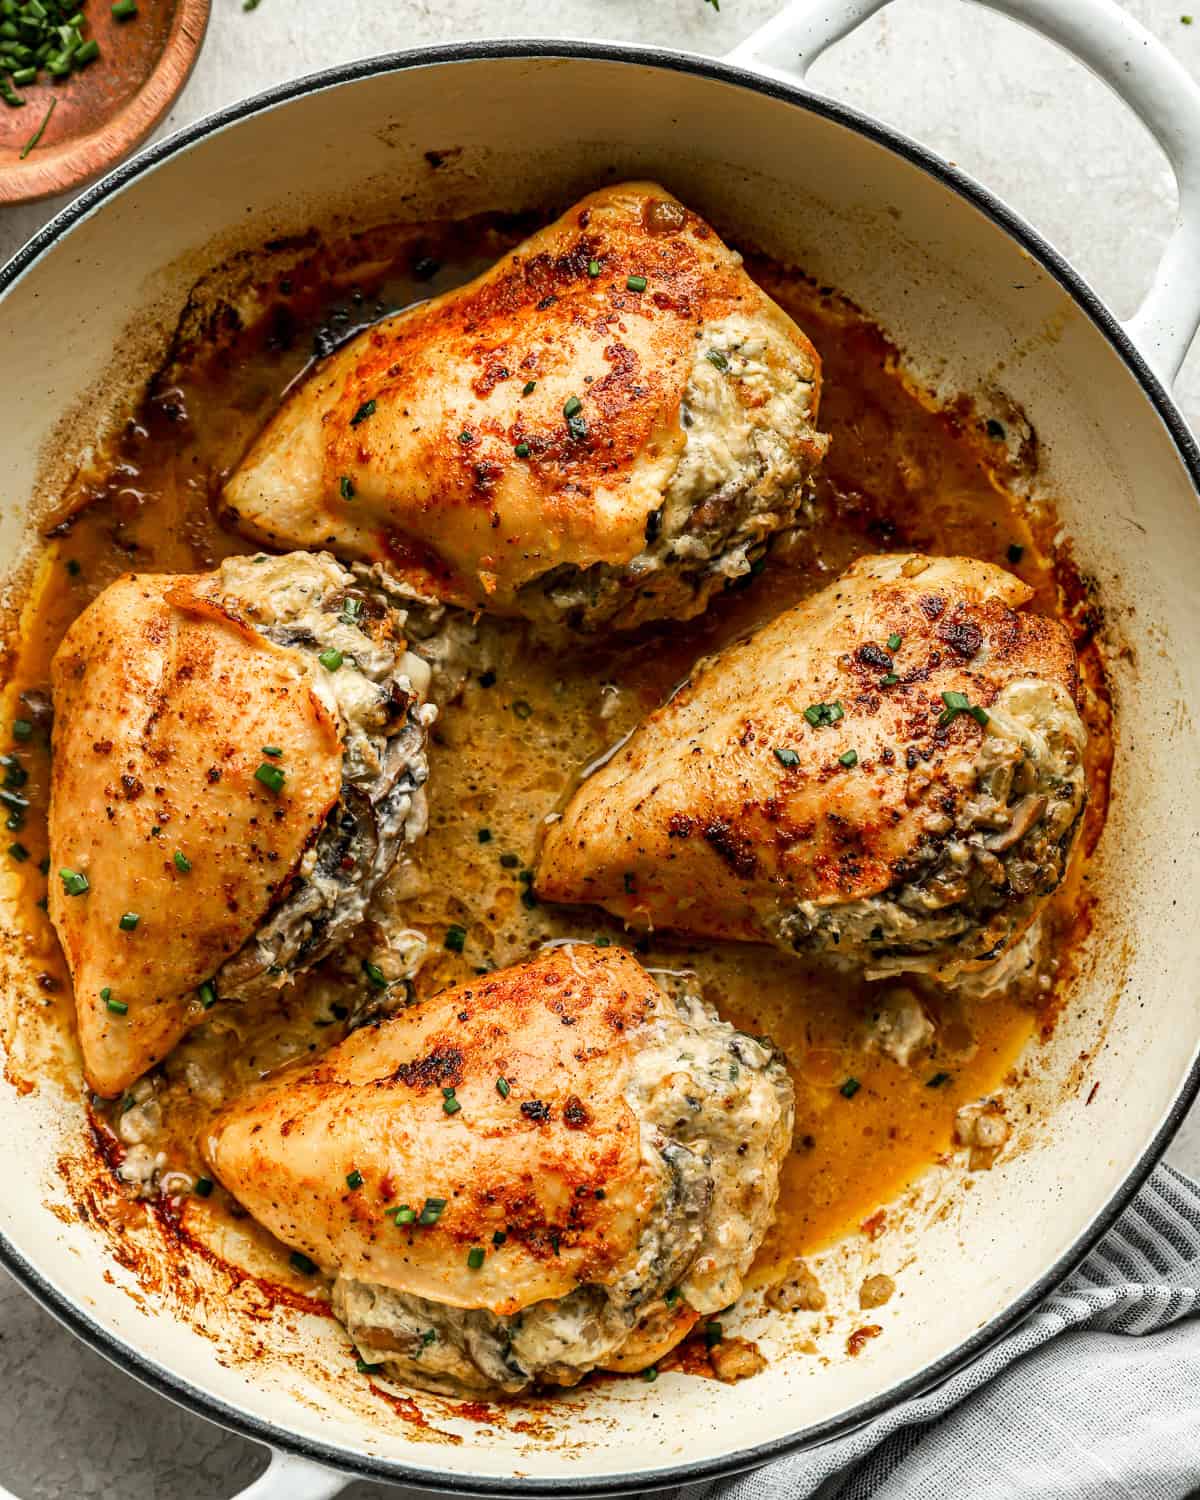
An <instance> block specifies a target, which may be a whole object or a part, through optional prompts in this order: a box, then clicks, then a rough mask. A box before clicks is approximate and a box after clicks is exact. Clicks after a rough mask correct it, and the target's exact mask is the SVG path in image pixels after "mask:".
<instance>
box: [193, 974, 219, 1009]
mask: <svg viewBox="0 0 1200 1500" xmlns="http://www.w3.org/2000/svg"><path fill="white" fill-rule="evenodd" d="M196 994H197V996H198V997H199V1000H200V1004H201V1005H202V1006H203V1007H204V1009H205V1010H211V1009H212V1008H213V1006H214V1005H215V1004H216V1003H217V986H216V984H215V983H214V982H213V980H211V979H206V980H205V981H204V983H203V984H202V985H200V986H199V987H198V988H197V990H196Z"/></svg>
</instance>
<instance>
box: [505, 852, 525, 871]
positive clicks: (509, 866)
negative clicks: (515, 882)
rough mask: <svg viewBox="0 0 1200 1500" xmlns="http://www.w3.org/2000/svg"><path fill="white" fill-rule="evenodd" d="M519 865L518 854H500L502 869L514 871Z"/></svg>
mask: <svg viewBox="0 0 1200 1500" xmlns="http://www.w3.org/2000/svg"><path fill="white" fill-rule="evenodd" d="M520 863H521V856H520V855H519V854H502V855H501V856H500V865H501V868H502V869H505V870H515V869H516V868H517V866H518V865H519V864H520Z"/></svg>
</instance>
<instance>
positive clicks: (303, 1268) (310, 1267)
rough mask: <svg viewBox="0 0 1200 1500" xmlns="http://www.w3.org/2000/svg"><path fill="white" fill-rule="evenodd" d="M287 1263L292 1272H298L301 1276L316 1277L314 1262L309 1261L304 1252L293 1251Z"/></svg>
mask: <svg viewBox="0 0 1200 1500" xmlns="http://www.w3.org/2000/svg"><path fill="white" fill-rule="evenodd" d="M288 1263H289V1265H290V1266H291V1268H292V1270H293V1271H299V1272H300V1274H301V1276H315V1275H316V1272H317V1263H316V1261H314V1260H309V1258H308V1256H307V1255H305V1254H304V1252H303V1251H301V1250H293V1251H292V1253H291V1255H290V1256H288Z"/></svg>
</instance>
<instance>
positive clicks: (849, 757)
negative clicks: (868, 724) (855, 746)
mask: <svg viewBox="0 0 1200 1500" xmlns="http://www.w3.org/2000/svg"><path fill="white" fill-rule="evenodd" d="M838 764H839V765H843V766H847V767H849V766H856V765H858V751H857V750H843V751H842V753H841V754H840V755H839V756H838Z"/></svg>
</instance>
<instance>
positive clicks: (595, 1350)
mask: <svg viewBox="0 0 1200 1500" xmlns="http://www.w3.org/2000/svg"><path fill="white" fill-rule="evenodd" d="M676 1007H677V1009H676V1012H675V1013H674V1014H665V1015H662V1016H660V1017H659V1018H657V1019H655V1020H653V1021H651V1022H650V1023H649V1025H648V1027H647V1034H646V1039H645V1043H644V1045H643V1046H642V1047H641V1048H640V1049H639V1050H638V1052H637V1054H636V1055H635V1057H634V1058H633V1060H632V1066H631V1069H630V1073H629V1076H628V1079H627V1081H626V1084H625V1088H624V1098H625V1101H626V1103H627V1104H628V1105H629V1107H630V1109H631V1110H633V1112H634V1114H635V1115H636V1116H637V1119H638V1121H639V1124H640V1127H641V1147H642V1156H643V1160H644V1161H645V1162H646V1164H647V1165H648V1166H649V1168H650V1170H651V1172H652V1174H653V1175H654V1176H655V1177H656V1179H657V1181H658V1183H659V1191H658V1201H657V1205H656V1209H655V1212H654V1213H653V1214H652V1215H651V1217H650V1218H649V1220H648V1221H647V1223H646V1224H645V1226H644V1227H643V1230H642V1233H641V1236H640V1238H639V1240H638V1243H637V1245H636V1247H635V1249H634V1251H633V1253H632V1255H631V1256H630V1257H629V1258H628V1261H627V1263H626V1264H624V1265H622V1266H620V1267H618V1268H617V1271H616V1274H615V1275H614V1276H613V1278H612V1279H611V1280H610V1281H609V1282H607V1283H606V1284H604V1285H600V1284H588V1285H581V1286H579V1287H577V1288H576V1289H575V1290H574V1291H572V1292H571V1293H570V1294H569V1295H567V1296H566V1297H562V1298H557V1299H553V1300H547V1301H542V1302H537V1303H534V1304H533V1305H532V1306H530V1307H527V1308H524V1309H522V1311H520V1312H519V1313H516V1314H514V1315H512V1316H509V1317H500V1316H498V1315H496V1314H494V1313H492V1312H489V1311H488V1310H487V1309H486V1308H470V1309H463V1308H454V1307H447V1306H445V1305H443V1304H440V1303H436V1302H431V1301H429V1300H427V1299H425V1298H422V1297H414V1296H410V1295H409V1294H407V1293H404V1292H398V1291H393V1290H391V1289H389V1288H387V1287H382V1286H378V1285H372V1284H369V1283H364V1282H360V1281H355V1280H352V1279H349V1278H345V1277H339V1278H338V1280H337V1281H336V1283H335V1285H334V1290H333V1308H334V1312H335V1313H336V1314H337V1316H338V1317H339V1318H340V1319H341V1320H342V1322H343V1323H345V1325H346V1327H347V1329H348V1331H349V1333H350V1335H351V1337H352V1338H353V1339H354V1341H355V1343H356V1345H357V1346H358V1350H359V1353H360V1354H361V1356H362V1358H363V1360H364V1362H365V1363H367V1364H381V1365H385V1366H386V1368H387V1371H388V1373H389V1374H391V1375H393V1376H395V1377H396V1378H397V1379H399V1380H402V1381H405V1382H407V1383H409V1384H414V1385H419V1386H423V1387H426V1388H428V1389H432V1390H442V1391H451V1392H453V1391H456V1390H473V1391H480V1390H502V1391H504V1392H507V1393H509V1394H515V1393H516V1392H518V1391H521V1390H524V1389H526V1388H527V1387H528V1386H530V1385H533V1384H538V1383H541V1384H555V1385H573V1384H574V1383H575V1382H576V1381H577V1380H579V1379H580V1378H581V1377H582V1376H583V1375H584V1374H586V1373H587V1371H588V1370H591V1369H594V1368H596V1367H597V1366H600V1365H604V1364H606V1363H608V1362H610V1361H612V1360H614V1359H616V1358H617V1357H619V1356H620V1355H621V1354H622V1352H623V1348H625V1349H628V1346H629V1345H630V1343H631V1340H632V1339H633V1338H641V1337H646V1338H647V1340H648V1344H647V1347H649V1348H651V1349H652V1348H653V1340H654V1332H655V1331H656V1329H657V1328H658V1326H659V1325H661V1324H662V1322H663V1318H664V1315H665V1314H667V1312H668V1310H669V1308H670V1307H671V1306H675V1305H678V1304H680V1303H681V1302H682V1303H683V1304H686V1306H688V1307H690V1308H692V1309H693V1310H694V1311H695V1312H697V1313H699V1314H700V1315H705V1314H708V1313H712V1312H716V1311H717V1310H718V1309H720V1308H723V1307H726V1306H728V1305H729V1304H730V1303H731V1302H733V1301H736V1299H737V1298H738V1296H740V1294H741V1290H742V1276H743V1275H744V1274H745V1272H746V1270H747V1269H748V1268H749V1265H750V1262H751V1260H752V1259H753V1257H754V1253H755V1251H756V1250H757V1248H758V1246H759V1245H760V1244H761V1242H762V1239H763V1236H764V1235H765V1234H766V1231H767V1228H768V1226H769V1225H770V1222H771V1218H772V1215H773V1213H774V1208H775V1201H776V1197H777V1194H778V1184H779V1168H780V1163H781V1161H782V1158H783V1156H784V1154H785V1152H786V1150H787V1148H788V1145H789V1143H790V1141H791V1135H792V1087H791V1081H790V1079H789V1078H788V1075H787V1070H786V1068H785V1067H784V1064H783V1061H782V1059H781V1058H780V1057H779V1055H778V1054H777V1053H776V1052H775V1051H774V1050H773V1049H772V1048H771V1047H770V1045H769V1044H764V1043H762V1042H759V1041H756V1040H755V1039H754V1038H753V1037H748V1036H745V1035H744V1034H742V1033H740V1032H737V1031H734V1029H733V1027H732V1026H730V1025H729V1024H728V1023H727V1022H724V1021H721V1020H719V1019H718V1018H717V1017H716V1015H715V1013H714V1012H712V1011H711V1010H709V1009H708V1007H707V1006H705V1005H704V1004H703V1002H702V1001H700V1000H699V999H697V998H695V997H694V996H690V995H685V996H683V997H682V998H680V999H679V1000H678V1001H677V1002H676ZM668 1299H670V1300H669V1301H668ZM635 1325H636V1328H637V1332H636V1333H635ZM653 1357H654V1354H653V1352H651V1353H650V1354H649V1355H648V1356H647V1357H646V1358H645V1359H644V1360H643V1361H642V1362H643V1363H649V1362H650V1361H651V1360H652V1359H653ZM632 1367H633V1368H637V1367H638V1363H637V1361H636V1357H635V1362H634V1364H633V1366H632Z"/></svg>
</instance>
